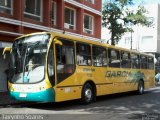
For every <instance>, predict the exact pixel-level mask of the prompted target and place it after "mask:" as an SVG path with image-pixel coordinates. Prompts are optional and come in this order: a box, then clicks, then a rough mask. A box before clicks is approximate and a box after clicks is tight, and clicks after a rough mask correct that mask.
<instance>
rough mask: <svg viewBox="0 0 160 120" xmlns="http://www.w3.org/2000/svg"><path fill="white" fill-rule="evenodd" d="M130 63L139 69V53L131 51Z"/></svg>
mask: <svg viewBox="0 0 160 120" xmlns="http://www.w3.org/2000/svg"><path fill="white" fill-rule="evenodd" d="M131 63H132V68H134V69H139V68H140V62H139V55H137V54H133V53H132V54H131Z"/></svg>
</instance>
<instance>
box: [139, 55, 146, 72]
mask: <svg viewBox="0 0 160 120" xmlns="http://www.w3.org/2000/svg"><path fill="white" fill-rule="evenodd" d="M140 61H141V68H142V69H147V57H146V56H142V55H141V56H140Z"/></svg>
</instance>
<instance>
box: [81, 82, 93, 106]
mask: <svg viewBox="0 0 160 120" xmlns="http://www.w3.org/2000/svg"><path fill="white" fill-rule="evenodd" d="M92 101H93V87H92V86H91V85H90V84H89V83H87V84H85V85H84V87H83V90H82V103H83V104H89V103H91V102H92Z"/></svg>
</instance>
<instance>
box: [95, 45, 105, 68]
mask: <svg viewBox="0 0 160 120" xmlns="http://www.w3.org/2000/svg"><path fill="white" fill-rule="evenodd" d="M92 49H93V65H94V66H107V52H106V49H105V48H103V47H98V46H93V47H92Z"/></svg>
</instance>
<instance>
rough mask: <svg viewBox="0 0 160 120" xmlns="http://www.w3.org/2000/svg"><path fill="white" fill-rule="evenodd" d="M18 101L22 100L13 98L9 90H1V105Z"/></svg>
mask: <svg viewBox="0 0 160 120" xmlns="http://www.w3.org/2000/svg"><path fill="white" fill-rule="evenodd" d="M16 103H20V101H16V100H13V99H11V98H10V96H9V94H8V92H0V106H7V105H11V104H16Z"/></svg>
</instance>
